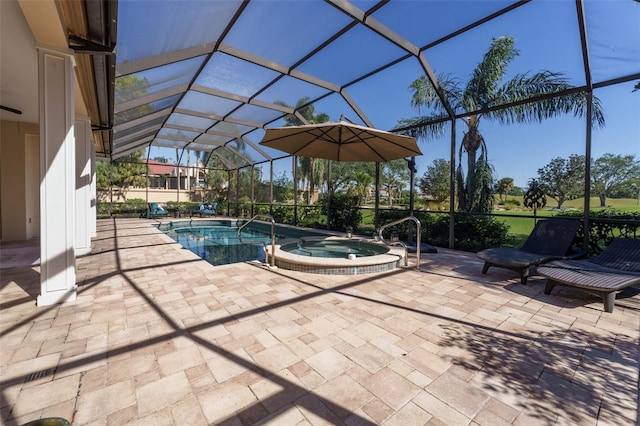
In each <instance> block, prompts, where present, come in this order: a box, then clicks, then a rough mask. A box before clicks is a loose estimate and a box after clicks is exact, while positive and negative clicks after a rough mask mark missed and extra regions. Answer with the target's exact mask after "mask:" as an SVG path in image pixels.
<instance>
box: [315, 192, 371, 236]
mask: <svg viewBox="0 0 640 426" xmlns="http://www.w3.org/2000/svg"><path fill="white" fill-rule="evenodd" d="M327 200H328V199H327V197H325V198H323V199H322V200H321V205H322V213H323V214H325V215H326V214H327ZM360 222H362V212H360V209H359V200H358V197H353V196H350V195H344V194H333V195H332V196H331V218H330V220H329V229H332V230H335V231H344V230H345V229H346V228H347V226H351V227H352V228H353V231H354V232H357V231H358V227H359V226H360Z"/></svg>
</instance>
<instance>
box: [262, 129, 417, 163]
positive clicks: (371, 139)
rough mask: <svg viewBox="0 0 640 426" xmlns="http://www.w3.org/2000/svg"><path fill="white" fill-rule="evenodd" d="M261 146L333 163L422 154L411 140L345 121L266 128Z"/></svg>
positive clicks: (386, 159) (378, 160) (410, 138)
mask: <svg viewBox="0 0 640 426" xmlns="http://www.w3.org/2000/svg"><path fill="white" fill-rule="evenodd" d="M260 144H261V145H264V146H268V147H271V148H275V149H278V150H280V151H284V152H286V153H289V154H292V155H297V156H299V157H312V158H324V159H327V160H334V161H371V162H381V163H385V162H387V161H391V160H397V159H399V158H407V157H413V156H416V155H422V152H421V151H420V148H418V145H417V143H416V140H415V138H412V137H409V136H402V135H396V134H394V133H389V132H385V131H384V130H378V129H373V128H370V127H364V126H359V125H357V124H352V123H348V122H346V121H339V122H331V123H321V124H308V125H303V126H290V127H278V128H273V129H267V130H266V133H265V135H264V137H263V138H262V141H261V142H260Z"/></svg>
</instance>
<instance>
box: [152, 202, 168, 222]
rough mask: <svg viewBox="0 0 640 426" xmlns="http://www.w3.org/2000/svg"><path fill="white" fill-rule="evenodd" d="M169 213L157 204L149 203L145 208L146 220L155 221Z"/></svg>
mask: <svg viewBox="0 0 640 426" xmlns="http://www.w3.org/2000/svg"><path fill="white" fill-rule="evenodd" d="M167 216H169V212H168V211H167V209H165V208H164V207H162V206H161V205H160V204H158V203H149V206H148V207H147V219H155V218H157V217H167Z"/></svg>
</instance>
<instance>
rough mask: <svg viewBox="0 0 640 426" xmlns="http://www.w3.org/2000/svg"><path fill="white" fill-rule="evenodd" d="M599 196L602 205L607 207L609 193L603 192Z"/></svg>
mask: <svg viewBox="0 0 640 426" xmlns="http://www.w3.org/2000/svg"><path fill="white" fill-rule="evenodd" d="M598 198H600V207H607V194H605V193H602V194H600V195H598Z"/></svg>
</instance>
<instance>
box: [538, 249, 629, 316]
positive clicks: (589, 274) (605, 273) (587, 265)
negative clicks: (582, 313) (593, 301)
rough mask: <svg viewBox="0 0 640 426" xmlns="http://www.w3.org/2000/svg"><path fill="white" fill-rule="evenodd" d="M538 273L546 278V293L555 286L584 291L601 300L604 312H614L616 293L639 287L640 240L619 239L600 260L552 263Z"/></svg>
mask: <svg viewBox="0 0 640 426" xmlns="http://www.w3.org/2000/svg"><path fill="white" fill-rule="evenodd" d="M538 273H539V274H540V275H542V276H544V277H546V278H547V285H546V287H545V289H544V293H545V294H551V290H553V288H554V287H555V286H556V285H564V286H569V287H577V288H581V289H584V290H587V291H588V292H591V293H594V294H596V295H597V296H600V297H602V302H603V303H604V310H605V311H606V312H613V307H614V305H615V301H616V293H617V292H618V291H620V290H622V289H624V288H626V287H630V286H633V285H640V239H635V238H616V239H614V240H613V241H612V242H611V244H609V246H608V247H607V248H606V249H605V250H604V251H603V252H602V253H600V254H599V255H598V256H597V257H594V258H592V259H585V260H557V261H553V262H550V263H548V264H546V265H542V266H540V267H539V268H538Z"/></svg>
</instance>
